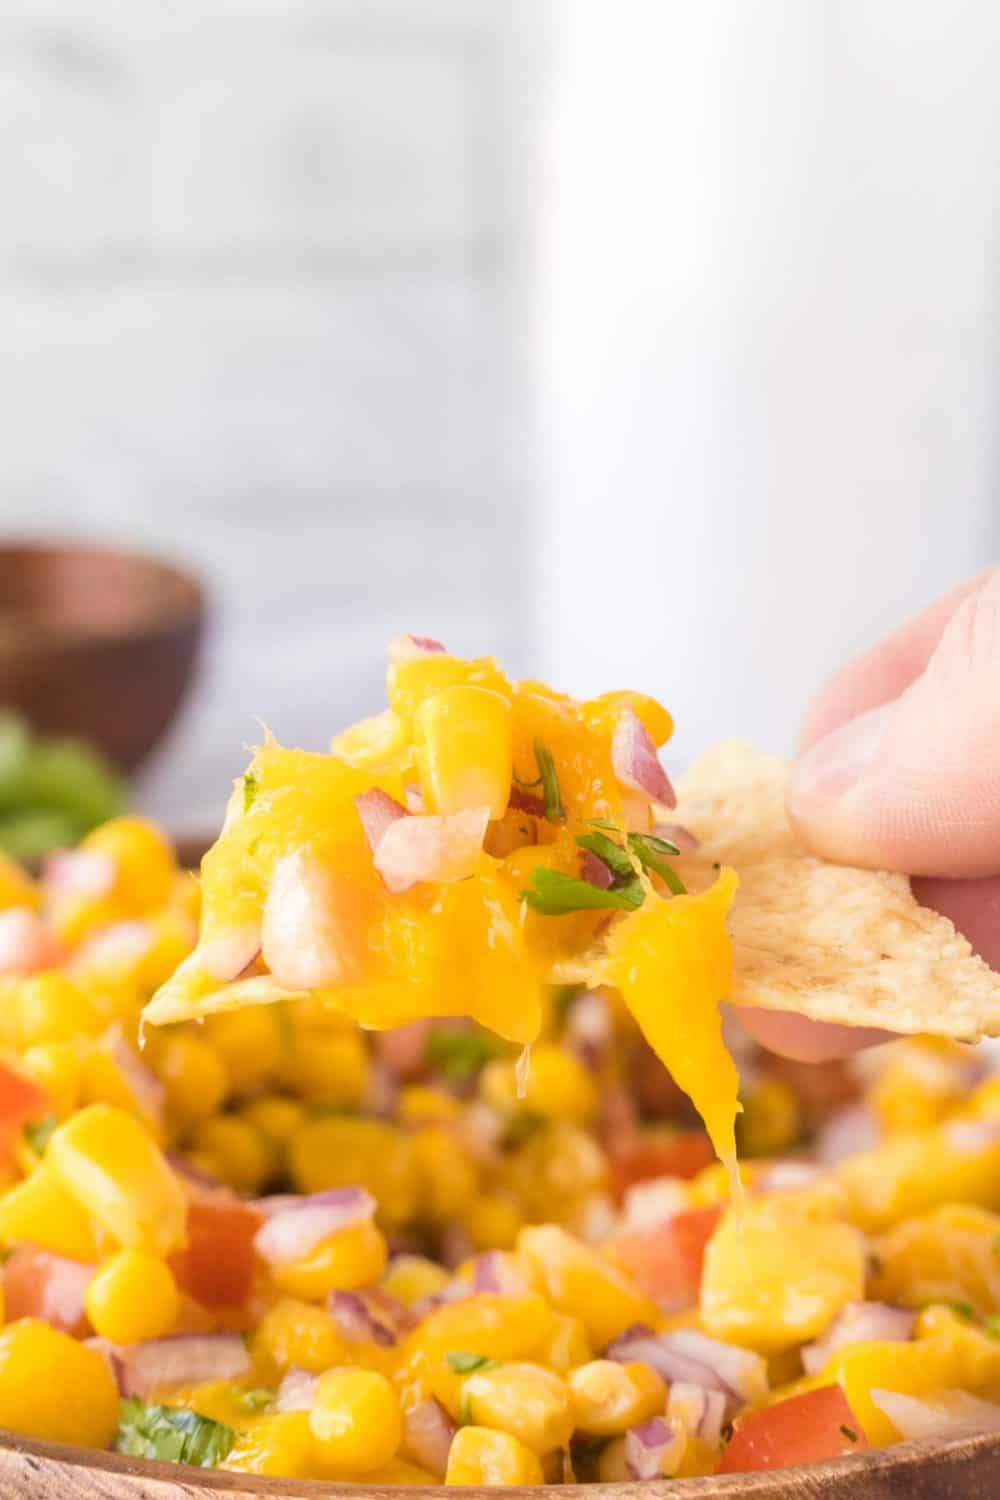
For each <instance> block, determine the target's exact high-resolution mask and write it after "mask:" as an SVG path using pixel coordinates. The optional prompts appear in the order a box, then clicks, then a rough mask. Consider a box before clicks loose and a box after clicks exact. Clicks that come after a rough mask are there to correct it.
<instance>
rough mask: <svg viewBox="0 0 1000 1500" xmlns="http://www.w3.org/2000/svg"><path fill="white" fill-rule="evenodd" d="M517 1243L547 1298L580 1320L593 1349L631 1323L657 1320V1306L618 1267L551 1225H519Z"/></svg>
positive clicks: (656, 1321) (600, 1347) (602, 1345)
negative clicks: (536, 1272)
mask: <svg viewBox="0 0 1000 1500" xmlns="http://www.w3.org/2000/svg"><path fill="white" fill-rule="evenodd" d="M517 1246H518V1249H519V1250H523V1251H525V1253H526V1254H528V1255H530V1256H531V1258H532V1259H533V1260H534V1262H535V1264H536V1265H537V1266H538V1269H539V1271H540V1272H541V1275H542V1280H543V1281H544V1283H545V1288H546V1292H547V1294H548V1297H549V1299H550V1301H551V1302H552V1303H553V1304H554V1305H555V1306H556V1307H557V1308H558V1309H559V1311H560V1312H565V1313H572V1314H573V1315H574V1316H576V1317H578V1318H579V1319H580V1321H581V1322H582V1323H583V1326H584V1328H585V1329H586V1331H587V1335H588V1337H589V1338H590V1339H591V1341H592V1343H593V1344H594V1345H595V1347H597V1348H599V1349H603V1348H604V1346H605V1345H606V1344H610V1342H611V1340H612V1339H613V1338H616V1337H617V1335H618V1334H620V1333H623V1332H624V1330H625V1329H626V1328H628V1327H629V1326H630V1324H632V1323H649V1324H650V1325H651V1326H653V1327H655V1326H656V1325H657V1324H658V1322H659V1309H658V1308H657V1306H656V1304H655V1303H654V1302H652V1301H650V1299H649V1298H648V1297H644V1296H643V1295H642V1293H641V1292H639V1291H638V1290H637V1289H636V1287H635V1285H634V1284H633V1282H632V1281H631V1280H630V1279H629V1277H627V1276H626V1275H625V1273H624V1272H623V1271H619V1270H618V1268H617V1267H616V1266H612V1265H611V1264H610V1263H609V1262H608V1261H606V1260H604V1259H603V1258H602V1257H601V1256H600V1255H599V1254H598V1253H597V1251H596V1250H591V1249H590V1247H589V1246H587V1245H584V1244H582V1243H581V1241H579V1240H576V1239H574V1238H573V1236H572V1235H570V1234H567V1233H566V1231H565V1230H563V1229H559V1228H558V1227H557V1226H556V1225H554V1224H542V1225H537V1226H534V1227H529V1228H527V1229H522V1230H521V1233H520V1234H519V1235H518V1239H517Z"/></svg>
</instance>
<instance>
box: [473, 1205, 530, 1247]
mask: <svg viewBox="0 0 1000 1500" xmlns="http://www.w3.org/2000/svg"><path fill="white" fill-rule="evenodd" d="M458 1222H459V1223H460V1224H461V1226H462V1228H463V1229H464V1230H465V1232H466V1234H467V1235H468V1236H469V1239H470V1240H471V1241H472V1244H473V1246H474V1248H475V1249H476V1250H512V1249H513V1248H514V1245H515V1244H516V1242H517V1236H518V1233H519V1231H520V1229H521V1226H522V1224H523V1223H524V1214H523V1213H522V1211H521V1208H520V1205H519V1204H518V1202H517V1199H516V1198H513V1197H512V1196H511V1195H510V1194H509V1193H474V1194H473V1195H472V1197H471V1198H469V1199H467V1200H466V1202H465V1203H464V1204H463V1206H462V1208H461V1210H460V1212H459V1214H458Z"/></svg>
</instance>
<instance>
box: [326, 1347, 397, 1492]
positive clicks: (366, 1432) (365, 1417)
mask: <svg viewBox="0 0 1000 1500" xmlns="http://www.w3.org/2000/svg"><path fill="white" fill-rule="evenodd" d="M309 1426H310V1427H311V1429H312V1434H313V1437H314V1438H315V1439H316V1442H317V1443H318V1445H319V1448H320V1454H321V1457H322V1458H323V1460H324V1462H326V1463H328V1464H329V1465H330V1466H331V1467H332V1468H336V1469H344V1470H354V1471H355V1472H357V1473H367V1472H369V1471H370V1470H372V1469H380V1468H381V1467H382V1466H383V1465H384V1464H387V1463H388V1462H389V1460H390V1459H391V1458H393V1457H394V1456H395V1454H396V1450H397V1448H398V1447H399V1444H400V1441H401V1440H402V1436H403V1419H402V1416H401V1413H400V1410H399V1401H398V1400H397V1397H396V1392H395V1390H394V1389H393V1387H392V1385H391V1383H390V1382H389V1381H388V1380H387V1379H386V1377H385V1376H384V1375H380V1374H379V1372H378V1371H377V1370H361V1369H356V1368H351V1367H344V1368H341V1369H333V1370H327V1371H326V1373H325V1374H323V1375H321V1376H320V1378H319V1380H318V1381H317V1384H316V1392H315V1396H314V1398H313V1406H312V1410H311V1411H310V1413H309Z"/></svg>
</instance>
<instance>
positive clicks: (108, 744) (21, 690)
mask: <svg viewBox="0 0 1000 1500" xmlns="http://www.w3.org/2000/svg"><path fill="white" fill-rule="evenodd" d="M204 618H205V605H204V599H203V596H202V591H201V588H200V586H199V584H198V582H197V580H196V579H194V578H193V577H191V576H190V575H189V574H187V573H183V572H181V571H179V570H178V569H177V568H174V567H171V566H169V565H168V564H166V563H163V562H159V561H157V560H156V559H155V558H152V557H143V556H139V555H136V554H134V553H128V552H119V551H116V550H114V549H111V548H103V547H92V546H46V545H44V544H42V543H38V544H35V543H8V544H5V545H2V546H0V705H2V706H3V707H5V708H13V709H16V710H17V711H18V712H20V713H22V714H23V715H24V716H25V718H26V719H27V720H28V721H29V723H30V724H31V725H32V727H33V728H35V729H37V730H40V731H41V732H42V733H46V734H70V735H79V736H80V737H81V738H84V739H87V740H90V741H91V742H92V743H93V744H95V745H97V746H98V747H99V748H100V749H101V750H103V751H104V753H105V754H106V755H107V756H108V757H109V758H110V759H111V760H112V761H114V762H115V764H116V765H118V766H120V767H121V768H122V769H123V770H126V771H130V770H132V769H133V768H134V767H135V766H137V765H138V764H139V763H140V762H141V761H142V760H143V759H144V758H145V757H146V756H147V755H148V754H149V752H150V751H151V750H152V749H153V747H154V745H156V744H157V742H158V741H159V740H160V738H161V737H162V735H163V734H164V732H165V731H166V729H167V726H168V725H169V724H170V722H171V720H172V719H173V717H174V715H175V714H176V712H177V710H178V708H179V707H180V704H181V700H182V699H183V697H184V694H185V692H186V691H187V689H188V687H189V686H190V683H191V681H192V678H193V676H194V668H195V662H196V659H197V655H198V648H199V645H200V643H201V638H202V632H203V627H204Z"/></svg>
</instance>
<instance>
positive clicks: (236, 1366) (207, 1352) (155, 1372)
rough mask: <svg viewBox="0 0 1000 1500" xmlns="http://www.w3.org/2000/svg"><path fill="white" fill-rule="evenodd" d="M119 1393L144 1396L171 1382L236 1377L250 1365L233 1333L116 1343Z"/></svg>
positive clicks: (238, 1337)
mask: <svg viewBox="0 0 1000 1500" xmlns="http://www.w3.org/2000/svg"><path fill="white" fill-rule="evenodd" d="M117 1357H118V1360H119V1363H120V1365H121V1382H120V1388H121V1392H122V1395H123V1396H148V1395H150V1394H151V1392H153V1391H159V1390H165V1389H166V1388H167V1387H169V1386H175V1385H198V1384H200V1383H201V1382H202V1381H203V1380H239V1379H240V1377H241V1376H243V1375H248V1374H249V1373H250V1370H251V1368H252V1366H251V1362H250V1356H249V1354H248V1353H247V1350H246V1345H245V1344H244V1342H243V1339H242V1338H241V1337H240V1335H239V1334H237V1333H212V1334H178V1335H177V1336H176V1337H175V1338H166V1339H151V1340H150V1341H149V1342H148V1343H144V1344H129V1345H127V1346H122V1347H119V1348H118V1350H117Z"/></svg>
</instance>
